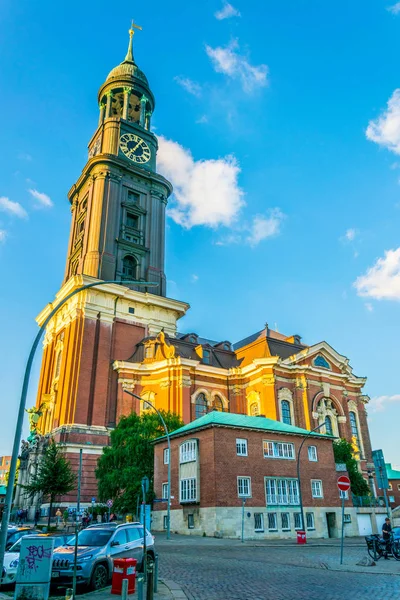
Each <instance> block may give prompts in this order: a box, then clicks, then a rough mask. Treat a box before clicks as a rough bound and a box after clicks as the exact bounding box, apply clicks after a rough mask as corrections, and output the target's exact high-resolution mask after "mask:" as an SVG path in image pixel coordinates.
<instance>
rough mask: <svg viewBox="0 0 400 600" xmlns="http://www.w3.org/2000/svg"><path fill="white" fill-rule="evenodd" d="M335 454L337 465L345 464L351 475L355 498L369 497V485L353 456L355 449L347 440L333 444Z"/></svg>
mask: <svg viewBox="0 0 400 600" xmlns="http://www.w3.org/2000/svg"><path fill="white" fill-rule="evenodd" d="M333 453H334V456H335V462H336V463H344V464H345V465H346V468H347V472H348V474H349V479H350V483H351V491H352V493H353V494H354V495H355V496H368V495H369V494H370V493H371V490H370V489H369V485H368V483H367V482H366V481H365V479H364V477H363V476H362V474H361V473H360V471H359V470H358V463H357V461H356V459H355V458H354V456H353V447H352V445H351V443H350V442H348V441H347V440H344V439H341V440H339V441H337V442H333Z"/></svg>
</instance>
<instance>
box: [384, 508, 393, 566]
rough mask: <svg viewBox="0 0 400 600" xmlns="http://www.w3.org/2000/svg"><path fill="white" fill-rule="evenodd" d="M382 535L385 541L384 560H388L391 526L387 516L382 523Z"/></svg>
mask: <svg viewBox="0 0 400 600" xmlns="http://www.w3.org/2000/svg"><path fill="white" fill-rule="evenodd" d="M382 537H383V541H384V542H386V552H385V555H384V556H385V559H386V560H389V557H388V553H389V549H390V541H391V538H392V526H391V524H390V519H389V517H386V519H385V522H384V524H383V525H382Z"/></svg>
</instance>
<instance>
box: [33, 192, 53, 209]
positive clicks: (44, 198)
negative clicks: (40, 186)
mask: <svg viewBox="0 0 400 600" xmlns="http://www.w3.org/2000/svg"><path fill="white" fill-rule="evenodd" d="M28 192H29V193H30V194H31V196H33V197H34V198H35V200H37V201H38V202H39V204H37V205H36V208H42V207H46V208H50V207H51V206H53V202H52V200H51V198H50V196H48V195H47V194H43V192H38V191H37V190H32V189H29V190H28Z"/></svg>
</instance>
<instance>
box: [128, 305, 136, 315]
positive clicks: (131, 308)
mask: <svg viewBox="0 0 400 600" xmlns="http://www.w3.org/2000/svg"><path fill="white" fill-rule="evenodd" d="M128 312H129V313H130V314H131V315H134V314H135V309H134V307H133V306H130V307H129V308H128Z"/></svg>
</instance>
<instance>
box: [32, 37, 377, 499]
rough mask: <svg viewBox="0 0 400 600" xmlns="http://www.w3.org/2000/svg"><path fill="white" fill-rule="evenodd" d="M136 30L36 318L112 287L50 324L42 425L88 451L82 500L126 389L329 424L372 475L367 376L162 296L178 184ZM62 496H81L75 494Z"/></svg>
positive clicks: (103, 107) (167, 404)
mask: <svg viewBox="0 0 400 600" xmlns="http://www.w3.org/2000/svg"><path fill="white" fill-rule="evenodd" d="M129 33H130V41H129V46H128V52H127V55H126V57H125V59H124V61H123V62H122V63H121V64H120V65H118V66H117V67H115V68H114V69H112V70H111V71H110V73H109V74H108V76H107V78H106V80H105V82H104V83H103V84H102V85H101V87H100V90H99V94H98V102H99V106H100V114H99V121H98V124H97V127H96V128H95V131H94V134H93V136H92V138H91V140H90V141H89V144H88V160H87V163H86V165H85V166H84V168H83V171H82V173H81V175H80V176H79V178H78V179H77V181H76V183H75V184H74V185H73V186H72V187H71V189H70V191H69V194H68V198H69V202H70V205H71V213H72V219H71V230H70V240H69V246H68V254H67V260H66V268H65V275H64V280H63V284H62V287H61V289H60V290H59V291H58V293H57V294H56V297H55V301H54V302H53V303H51V304H48V305H47V306H46V307H45V308H44V310H43V311H42V312H41V313H40V314H39V316H38V318H37V321H38V323H39V325H42V324H43V323H44V321H45V320H46V318H47V317H48V315H49V313H50V311H51V310H52V309H53V307H54V306H55V305H57V304H58V303H60V302H61V301H63V300H64V299H66V298H67V296H69V294H70V293H71V292H72V291H74V290H76V289H78V288H80V287H81V286H82V285H83V284H88V283H94V282H104V281H113V282H114V281H115V282H116V283H103V284H102V285H101V287H96V288H91V289H90V290H85V291H82V292H79V293H78V294H76V295H75V296H73V297H72V298H69V299H68V300H67V301H66V302H65V304H64V305H63V306H62V307H61V308H60V310H59V311H58V312H57V313H56V314H55V315H54V317H53V318H52V319H51V320H50V321H49V323H48V325H47V327H46V332H45V336H44V344H43V346H44V347H43V357H42V366H41V373H40V379H39V386H38V393H37V402H36V409H37V415H38V416H39V415H40V418H39V421H38V428H37V433H38V434H39V435H41V436H44V437H48V436H53V437H54V439H55V440H56V441H57V442H59V443H60V444H62V445H63V447H64V449H65V452H66V455H67V457H68V458H69V459H70V460H71V462H72V464H73V465H74V468H75V469H77V465H78V456H79V451H80V449H83V473H84V477H83V480H82V496H81V499H82V503H83V506H84V505H85V504H88V503H90V501H91V498H92V497H96V496H97V485H96V480H95V475H94V469H95V466H96V462H97V459H98V457H99V455H100V454H101V452H102V449H103V447H104V446H105V445H107V444H108V443H109V436H110V430H111V429H112V428H113V427H115V426H116V424H117V423H118V422H119V420H120V418H121V416H122V415H126V414H129V413H130V412H132V411H136V412H140V411H141V410H143V403H142V402H140V401H139V400H134V399H133V398H132V397H131V396H129V395H128V394H126V393H124V388H127V389H129V390H131V391H132V392H134V393H135V394H137V395H138V396H140V397H141V398H142V399H147V400H150V401H151V402H152V403H154V404H155V405H156V407H157V408H159V409H164V410H168V411H172V412H175V413H177V414H179V415H181V416H182V418H183V420H184V422H185V423H190V422H191V421H193V420H195V419H198V418H200V417H202V416H203V415H205V414H207V413H208V412H209V411H210V410H214V409H215V410H217V411H221V412H224V413H239V414H242V415H250V416H256V415H258V414H263V415H265V416H266V417H267V418H268V419H271V420H274V421H280V422H282V423H284V424H286V425H291V426H296V427H300V428H303V429H307V430H311V429H313V428H314V427H316V426H317V425H318V424H322V423H326V424H327V432H328V433H331V434H333V435H335V436H340V437H344V438H346V439H348V440H349V441H351V442H352V443H353V445H354V448H355V452H356V456H357V458H358V459H359V462H360V469H361V471H362V472H363V474H364V475H365V476H367V471H368V469H370V468H371V467H373V464H372V460H371V444H370V439H369V431H368V425H367V419H366V412H365V405H366V403H367V402H368V397H367V396H366V395H365V394H364V392H363V388H364V385H365V382H366V379H365V378H364V377H358V376H356V375H355V374H354V373H353V371H352V368H351V366H350V364H349V359H348V358H347V357H346V356H344V355H343V354H340V353H339V352H337V351H336V350H335V349H334V348H332V347H331V346H330V345H329V344H328V343H326V342H323V341H322V342H318V343H316V344H313V345H307V344H305V343H304V342H303V341H302V340H301V338H300V337H299V336H298V335H284V334H282V333H279V332H277V331H274V330H273V329H271V328H270V327H268V325H266V326H265V327H264V328H263V329H261V330H260V331H258V332H256V333H254V334H252V335H251V336H249V337H247V338H245V339H243V340H240V341H238V342H237V343H232V342H231V341H227V340H211V339H206V338H203V337H201V336H200V335H199V334H197V333H193V332H191V333H190V332H189V333H181V332H179V328H178V321H179V319H180V318H181V317H183V316H184V315H185V313H186V311H187V310H188V309H189V306H188V304H186V303H184V302H181V301H177V300H174V299H171V298H168V297H167V296H166V294H167V290H166V277H165V266H164V245H165V208H166V205H167V202H168V198H169V196H170V194H171V193H172V185H171V184H170V182H168V181H167V180H166V179H165V178H164V177H163V176H162V175H160V174H159V173H157V161H156V158H157V148H158V141H157V137H156V136H155V134H154V133H153V132H152V129H151V116H152V111H153V109H154V106H155V102H154V97H153V94H152V91H151V89H150V86H149V83H148V80H147V78H146V76H145V74H144V73H143V72H142V71H141V70H140V69H139V67H138V66H137V64H136V62H135V60H134V57H133V54H132V36H133V29H131V30H130V32H129ZM129 281H135V282H137V285H136V284H133V283H131V284H128V282H129ZM152 283H156V284H157V287H152ZM139 284H141V285H139ZM147 284H148V285H147ZM146 285H147V287H146ZM222 310H223V307H222V308H221V312H222ZM232 335H234V334H233V333H232ZM36 447H37V444H36V445H35V441H34V442H33V443H32V448H31V456H32V458H31V460H29V459H26V460H25V461H24V465H25V466H24V467H23V468H22V470H23V471H25V472H24V473H22V472H21V481H27V480H29V477H30V473H34V472H35V464H33V463H34V462H35V461H36ZM24 452H25V450H24ZM31 463H32V464H31ZM63 503H64V504H66V503H67V504H74V503H76V494H75V492H74V493H71V494H69V495H68V496H67V497H65V498H63Z"/></svg>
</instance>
